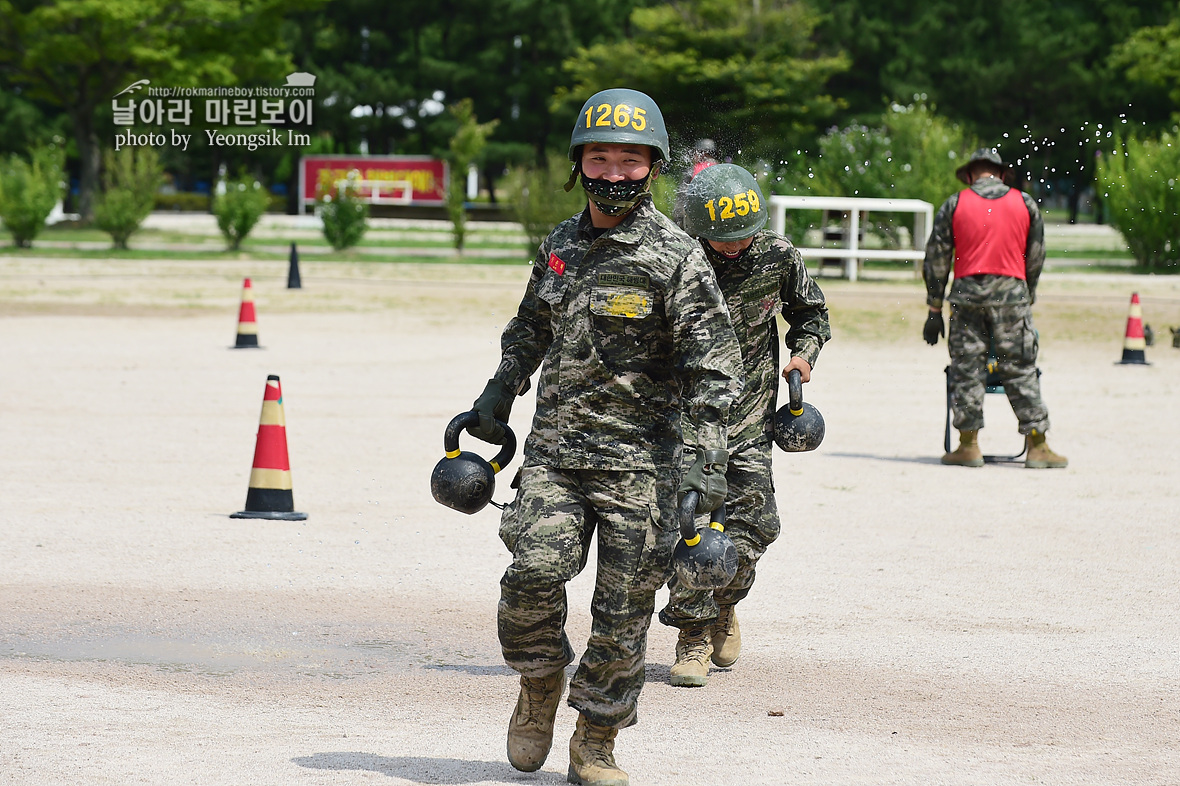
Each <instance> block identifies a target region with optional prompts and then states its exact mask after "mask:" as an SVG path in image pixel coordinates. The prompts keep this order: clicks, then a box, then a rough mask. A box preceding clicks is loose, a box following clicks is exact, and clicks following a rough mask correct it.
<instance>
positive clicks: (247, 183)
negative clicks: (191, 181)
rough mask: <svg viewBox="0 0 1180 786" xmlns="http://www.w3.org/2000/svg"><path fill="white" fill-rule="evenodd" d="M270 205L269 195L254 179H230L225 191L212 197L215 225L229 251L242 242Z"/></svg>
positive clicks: (235, 249)
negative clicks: (215, 218) (215, 217)
mask: <svg viewBox="0 0 1180 786" xmlns="http://www.w3.org/2000/svg"><path fill="white" fill-rule="evenodd" d="M269 204H270V195H268V194H267V193H266V189H265V188H263V187H262V184H261V183H259V182H258V181H257V180H252V179H249V178H247V179H244V180H231V181H228V182H226V183H225V190H224V191H222V192H221V193H219V194H217V195H215V196H214V197H213V215H215V216H217V228H218V229H220V230H221V234H222V235H223V236H224V237H225V242H226V244H227V245H228V248H229V250H230V251H237V250H238V249H239V248H241V247H242V241H243V240H245V239H246V236H247V235H249V234H250V232H251V231H252V230H253V229H254V226H255V225H256V224H257V223H258V220H259V219H261V218H262V215H263V214H264V213H265V212H266V208H267V206H268V205H269Z"/></svg>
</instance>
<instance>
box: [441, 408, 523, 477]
mask: <svg viewBox="0 0 1180 786" xmlns="http://www.w3.org/2000/svg"><path fill="white" fill-rule="evenodd" d="M496 422H497V423H499V424H500V426H501V427H502V428H503V429H504V441H503V442H501V443H500V444H501V445H502V446H503V447H501V448H500V452H499V453H497V454H496V457H495V458H494V459H492V460H491V461H490V462H488V463H489V464H491V465H492V472H493V473H496V472H499V471H500V470H502V469H504V467H506V466H508V462H510V461H512V457H513V456H514V455H516V434H514V433H512V429H511V428H510V427H509V426H508V424H507V423H505V422H504V421H502V420H497V421H496ZM478 425H479V413H478V412H476V411H475V410H474V409H473V410H470V411H468V412H460V413H459V414H458V415H456V416H455V417H453V418H452V419H451V422H450V423H448V424H447V430H446V431H445V432H443V449H444V450H446V452H447V458H449V459H453V458H458V456H459V453H460V452H461V451H460V450H459V433H460V432H462V431H463V430H464V429H466V428H467V427H469V426H478Z"/></svg>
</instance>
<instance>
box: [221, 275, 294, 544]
mask: <svg viewBox="0 0 1180 786" xmlns="http://www.w3.org/2000/svg"><path fill="white" fill-rule="evenodd" d="M247 280H248V279H247ZM230 518H231V519H282V520H283V521H303V520H304V519H306V518H307V514H306V513H297V512H295V499H294V497H293V496H292V495H291V464H290V463H289V462H288V461H287V420H286V418H285V417H283V389H282V387H281V386H280V385H279V378H278V377H277V376H275V375H274V374H271V375H270V376H268V377H267V378H266V392H265V393H264V394H263V396H262V417H261V418H259V421H258V441H257V443H256V444H255V447H254V467H253V469H251V470H250V488H249V489H248V490H247V491H246V509H245V510H242V511H238V512H237V513H234V514H232V515H231V516H230Z"/></svg>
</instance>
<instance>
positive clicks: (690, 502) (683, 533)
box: [679, 490, 725, 547]
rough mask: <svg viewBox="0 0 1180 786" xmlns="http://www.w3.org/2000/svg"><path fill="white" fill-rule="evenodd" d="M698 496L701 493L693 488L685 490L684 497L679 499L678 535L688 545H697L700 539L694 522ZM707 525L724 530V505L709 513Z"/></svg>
mask: <svg viewBox="0 0 1180 786" xmlns="http://www.w3.org/2000/svg"><path fill="white" fill-rule="evenodd" d="M700 497H701V493H700V492H699V491H696V490H693V491H689V492H686V493H685V495H684V499H682V500H680V511H679V512H680V537H681V538H683V539H684V542H685V543H686V544H688V545H689V546H690V547H691V546H695V545H697V543H698V542H699V541H700V536H699V535H697V528H696V524H695V523H694V520H695V519H696V515H697V502H699V501H700ZM709 526H710V527H712V528H713V529H715V530H719V531H721V532H724V531H725V505H722V506H721V507H719V508H717V510H715V511H713V512H712V513H710V514H709Z"/></svg>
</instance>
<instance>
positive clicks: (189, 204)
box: [153, 191, 212, 213]
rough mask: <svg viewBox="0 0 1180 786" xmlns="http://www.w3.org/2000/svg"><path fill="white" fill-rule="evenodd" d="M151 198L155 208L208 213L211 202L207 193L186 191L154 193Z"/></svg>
mask: <svg viewBox="0 0 1180 786" xmlns="http://www.w3.org/2000/svg"><path fill="white" fill-rule="evenodd" d="M153 199H154V201H155V204H156V210H176V211H186V212H192V213H208V212H209V208H210V206H211V204H212V198H211V197H210V196H209V195H208V194H194V193H191V192H188V191H178V192H176V193H175V194H161V193H156V194H155V195H154V197H153Z"/></svg>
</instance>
